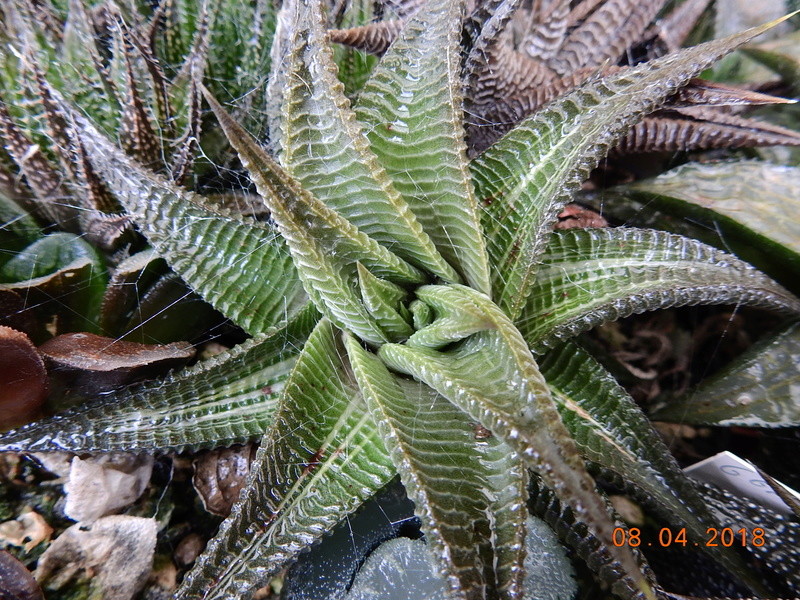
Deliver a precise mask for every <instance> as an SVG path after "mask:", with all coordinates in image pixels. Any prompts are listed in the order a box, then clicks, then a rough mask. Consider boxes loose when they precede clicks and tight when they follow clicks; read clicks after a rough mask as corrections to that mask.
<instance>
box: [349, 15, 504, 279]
mask: <svg viewBox="0 0 800 600" xmlns="http://www.w3.org/2000/svg"><path fill="white" fill-rule="evenodd" d="M461 10H462V9H461V4H460V3H458V2H452V1H443V0H433V1H431V2H428V3H427V4H426V5H425V6H424V7H423V8H422V9H421V10H420V12H418V13H416V14H415V15H414V16H413V17H412V18H411V19H410V20H409V22H408V23H407V24H406V26H405V27H404V28H403V30H402V34H401V37H400V38H399V39H398V40H396V41H395V43H394V44H393V45H392V47H391V48H390V49H389V51H388V52H387V53H386V54H385V55H384V57H383V59H382V60H381V62H380V64H379V65H378V67H377V68H376V69H375V71H374V72H373V73H372V75H371V77H370V79H369V81H368V82H367V83H366V85H365V86H364V90H363V91H362V92H361V94H360V95H359V99H358V103H357V106H356V114H357V115H358V119H359V121H360V122H361V123H362V124H363V125H364V127H365V129H366V131H367V137H368V139H369V141H370V143H371V146H372V150H373V151H374V152H375V154H376V155H377V156H378V159H379V160H380V162H381V164H382V165H383V167H384V168H385V169H386V172H387V173H388V175H389V177H390V178H391V180H392V181H393V183H394V185H395V187H396V189H397V190H398V191H399V192H400V194H401V195H402V196H403V198H404V199H405V200H406V202H407V203H408V205H409V206H410V207H411V210H412V211H413V213H414V214H415V215H416V217H417V219H418V220H419V222H420V224H421V225H422V228H423V229H424V230H425V232H426V233H427V234H428V235H429V236H430V238H431V240H433V243H434V244H435V245H436V248H437V249H438V250H439V252H440V253H441V254H442V256H444V258H445V259H446V260H447V261H448V262H449V263H450V265H452V266H453V267H454V268H455V269H456V270H457V271H458V272H459V273H460V274H461V275H462V276H463V277H464V279H465V281H467V282H468V283H469V285H471V286H473V287H474V288H475V289H478V290H480V291H482V292H484V293H487V294H489V293H490V292H491V284H490V281H489V268H488V264H487V259H486V253H485V250H484V244H483V237H482V235H481V233H480V223H479V216H478V208H477V204H476V202H475V197H474V195H473V192H472V189H471V186H470V185H469V175H468V167H467V159H466V147H465V145H464V141H463V126H462V109H461V95H460V92H459V89H460V82H459V78H458V73H459V69H460V64H459V62H460V59H459V54H458V52H457V51H456V50H455V48H456V47H457V44H458V42H457V39H458V35H459V33H460V22H461V16H462V15H461Z"/></svg>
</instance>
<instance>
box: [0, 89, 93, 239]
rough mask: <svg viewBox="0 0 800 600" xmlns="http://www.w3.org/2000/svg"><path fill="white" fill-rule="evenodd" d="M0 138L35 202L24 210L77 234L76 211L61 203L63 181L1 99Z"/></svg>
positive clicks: (63, 193) (65, 194)
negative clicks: (26, 183) (34, 197)
mask: <svg viewBox="0 0 800 600" xmlns="http://www.w3.org/2000/svg"><path fill="white" fill-rule="evenodd" d="M0 138H2V139H3V140H4V142H5V147H6V150H7V151H8V153H9V154H10V155H11V157H12V158H13V159H14V162H15V163H16V164H17V166H18V167H19V169H20V171H21V172H22V174H23V175H25V179H26V180H27V182H28V185H29V186H30V188H31V190H32V191H33V193H34V194H35V196H36V199H37V200H38V201H32V202H30V203H26V205H25V209H26V210H28V211H29V212H32V213H34V214H36V215H38V216H39V217H41V218H42V219H44V220H46V221H50V222H51V223H56V224H58V225H59V226H60V227H61V228H62V229H65V230H67V231H71V232H72V233H76V232H78V230H79V227H78V218H77V217H78V209H77V207H74V206H70V205H69V204H67V203H66V202H64V200H65V199H66V198H67V191H66V190H65V189H64V186H63V185H62V183H63V177H62V176H61V174H60V173H59V172H58V170H57V169H56V168H55V167H54V166H53V165H52V164H51V163H50V161H49V160H48V159H47V158H46V157H45V156H44V154H43V153H42V151H41V149H40V148H39V146H38V145H36V144H34V143H33V142H31V141H30V140H29V139H28V138H27V136H26V135H25V134H24V133H23V132H22V129H21V128H20V127H19V126H18V125H17V123H16V122H15V121H14V119H13V117H12V116H11V114H10V113H9V112H8V109H7V107H6V104H5V102H4V101H3V100H2V99H0Z"/></svg>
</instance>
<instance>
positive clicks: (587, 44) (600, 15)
mask: <svg viewBox="0 0 800 600" xmlns="http://www.w3.org/2000/svg"><path fill="white" fill-rule="evenodd" d="M590 1H591V0H590ZM664 3H665V0H607V1H606V2H603V3H602V4H601V5H600V6H599V7H598V8H597V10H594V11H593V12H592V14H591V15H589V16H588V17H587V18H586V20H584V21H583V22H582V23H581V24H580V25H579V26H578V27H576V28H575V29H574V30H572V32H570V34H569V35H568V36H567V39H566V40H565V41H564V43H563V45H562V46H561V48H560V50H559V51H558V53H556V54H554V55H553V56H552V57H551V58H549V59H548V60H547V61H546V62H547V65H548V66H549V67H550V68H552V69H553V70H554V71H555V72H556V73H558V74H559V75H569V74H570V73H574V72H575V71H577V70H579V69H582V68H586V67H599V66H601V65H602V64H603V63H605V62H606V61H608V60H611V61H612V62H616V61H618V60H619V59H620V58H621V57H622V56H623V55H624V53H625V51H626V50H627V49H628V48H629V47H630V46H631V45H632V44H634V43H635V42H637V41H638V40H639V39H641V37H642V35H643V34H644V32H645V30H646V29H647V27H648V25H650V23H651V22H652V20H653V19H654V18H655V16H656V15H657V14H658V11H659V10H661V7H662V6H663V5H664Z"/></svg>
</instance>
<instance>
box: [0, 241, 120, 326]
mask: <svg viewBox="0 0 800 600" xmlns="http://www.w3.org/2000/svg"><path fill="white" fill-rule="evenodd" d="M105 285H106V273H105V266H104V265H103V261H102V259H101V258H100V255H99V254H98V253H97V250H95V248H94V247H93V246H91V245H90V244H88V243H86V242H85V241H84V240H82V239H81V238H80V237H78V236H76V235H73V234H71V233H53V234H50V235H46V236H44V237H43V238H40V239H38V240H36V241H35V242H33V243H32V244H30V245H29V246H27V247H26V248H25V249H24V250H21V251H19V252H17V253H15V254H14V256H13V257H12V258H10V259H9V260H6V261H5V262H4V263H3V264H2V267H0V290H12V291H15V292H18V293H20V294H22V295H24V296H25V298H26V301H27V302H28V303H29V305H31V306H37V305H41V309H42V310H43V311H49V312H54V310H55V308H56V307H58V309H59V310H61V309H63V307H66V310H64V311H63V313H64V317H63V318H62V320H65V321H67V322H66V323H59V327H61V328H64V329H65V330H69V328H70V327H75V328H78V329H80V330H82V331H90V332H93V333H94V332H99V326H98V323H97V313H98V309H99V306H100V302H101V301H102V297H103V291H104V290H105Z"/></svg>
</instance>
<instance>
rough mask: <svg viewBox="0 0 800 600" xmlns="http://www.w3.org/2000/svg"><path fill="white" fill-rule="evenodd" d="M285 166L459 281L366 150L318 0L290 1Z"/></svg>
mask: <svg viewBox="0 0 800 600" xmlns="http://www.w3.org/2000/svg"><path fill="white" fill-rule="evenodd" d="M292 6H293V7H294V8H293V9H289V10H291V12H293V13H294V20H293V21H292V26H291V28H290V29H291V31H292V38H291V39H290V42H291V44H292V51H291V52H290V55H289V59H288V60H289V61H290V67H289V70H288V73H287V81H286V86H285V90H284V113H285V114H284V116H283V119H282V120H281V122H282V126H283V132H282V134H283V135H282V143H281V147H282V149H283V152H282V154H281V161H282V163H283V164H284V165H285V166H286V168H287V169H288V171H289V172H290V173H291V174H292V175H293V176H294V177H295V178H296V179H297V180H298V181H299V182H300V183H301V184H302V185H303V186H304V187H305V189H307V190H308V191H310V192H311V193H312V194H314V195H315V196H316V197H317V198H319V199H320V200H321V201H322V202H324V203H325V204H326V205H328V206H329V207H331V208H332V209H333V210H335V211H336V212H338V213H339V214H340V215H342V216H343V217H344V218H345V219H347V220H348V221H350V222H351V223H352V224H353V225H355V226H356V227H358V228H359V229H360V230H361V231H363V232H364V233H366V234H367V235H368V236H370V237H372V238H373V239H374V240H376V241H377V242H379V243H381V244H383V245H384V246H386V247H387V248H390V249H392V250H393V251H394V252H396V253H397V254H398V255H399V256H401V257H402V258H405V259H406V260H409V261H411V262H413V263H414V264H416V265H417V266H420V267H423V268H425V269H426V270H428V271H429V272H431V273H433V274H434V275H437V276H438V277H441V278H442V279H444V280H445V281H451V282H456V281H459V277H458V275H457V274H456V272H455V271H454V270H453V268H452V267H451V266H450V265H448V264H447V262H445V260H444V259H443V258H442V257H441V255H440V254H439V253H438V252H437V250H436V248H435V247H434V245H433V243H432V242H431V240H430V238H429V237H428V235H427V234H426V233H425V232H424V231H423V229H422V227H421V225H420V224H419V223H418V222H417V219H416V217H415V216H414V214H413V213H412V212H411V210H410V209H409V207H408V204H407V203H406V202H405V200H403V198H402V197H401V196H400V194H399V193H398V192H397V190H396V189H395V188H394V186H393V185H392V183H391V181H390V180H389V178H388V176H387V175H386V172H385V171H384V170H383V168H382V167H381V166H380V164H379V163H378V160H377V158H376V156H375V155H374V154H373V153H372V151H371V150H370V148H369V143H368V141H367V138H366V137H365V135H364V133H363V132H362V130H361V126H360V125H359V124H358V123H357V121H356V119H355V114H354V113H353V111H352V110H351V109H350V102H349V100H348V99H347V98H346V97H345V95H344V89H343V86H342V84H341V83H340V82H339V80H338V79H337V78H336V66H335V64H334V62H333V56H332V52H331V50H330V47H329V45H328V44H327V43H326V42H327V39H326V37H325V33H324V31H323V29H322V21H323V16H322V13H321V6H320V5H319V3H312V6H306V5H305V3H303V2H300V1H299V0H298V1H296V2H294V3H293V4H292Z"/></svg>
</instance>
